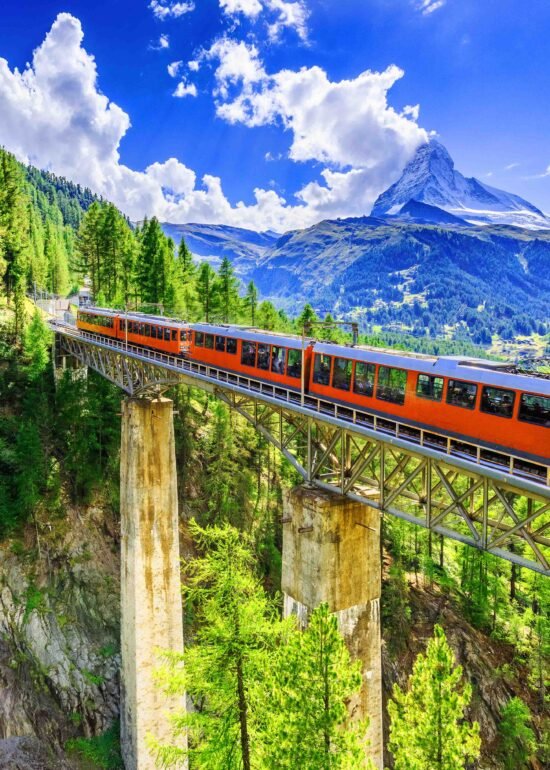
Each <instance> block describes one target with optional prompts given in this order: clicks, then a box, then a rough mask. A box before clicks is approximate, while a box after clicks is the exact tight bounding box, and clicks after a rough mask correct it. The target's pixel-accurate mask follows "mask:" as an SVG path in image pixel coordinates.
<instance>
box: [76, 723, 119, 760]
mask: <svg viewBox="0 0 550 770" xmlns="http://www.w3.org/2000/svg"><path fill="white" fill-rule="evenodd" d="M65 748H66V749H67V751H70V752H74V753H75V754H76V755H77V756H79V757H81V758H82V759H85V760H88V761H90V762H93V763H94V764H95V765H96V766H97V767H98V768H101V770H123V768H124V764H123V762H122V756H121V753H120V726H119V723H118V722H116V723H115V724H114V725H113V726H112V727H110V728H109V730H107V732H105V733H103V735H99V736H97V737H95V738H73V739H72V740H70V741H67V743H66V744H65Z"/></svg>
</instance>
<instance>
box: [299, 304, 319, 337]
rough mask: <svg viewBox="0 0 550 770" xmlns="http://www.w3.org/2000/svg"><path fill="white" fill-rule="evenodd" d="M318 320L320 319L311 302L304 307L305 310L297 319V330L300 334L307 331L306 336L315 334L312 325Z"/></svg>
mask: <svg viewBox="0 0 550 770" xmlns="http://www.w3.org/2000/svg"><path fill="white" fill-rule="evenodd" d="M318 320H319V319H318V317H317V314H316V313H315V310H314V309H313V308H312V307H311V305H310V304H309V302H307V303H306V304H305V305H304V309H303V310H302V312H301V313H300V315H299V316H298V318H297V319H296V329H297V331H298V334H302V331H305V333H306V336H308V335H311V334H312V333H313V330H312V328H311V324H312V323H314V322H315V321H318Z"/></svg>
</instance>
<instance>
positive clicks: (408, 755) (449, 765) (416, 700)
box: [388, 625, 480, 770]
mask: <svg viewBox="0 0 550 770" xmlns="http://www.w3.org/2000/svg"><path fill="white" fill-rule="evenodd" d="M471 696H472V688H471V687H470V685H469V684H467V683H463V682H462V668H461V666H456V667H455V665H454V660H453V653H452V651H451V648H450V647H449V645H448V643H447V639H446V638H445V633H444V631H443V629H442V628H441V626H437V625H436V626H435V628H434V636H433V639H431V640H430V641H429V642H428V647H427V650H426V654H425V655H422V654H420V655H419V656H418V657H417V659H416V661H415V664H414V667H413V672H412V674H411V676H410V677H409V683H408V690H407V691H406V692H403V691H402V690H401V688H400V687H399V685H397V684H396V685H395V686H394V688H393V699H392V700H391V701H390V702H389V703H388V712H389V715H390V718H391V725H390V740H389V749H390V751H391V752H392V754H393V756H394V760H395V770H462V769H463V768H464V767H465V766H466V763H467V762H471V761H473V760H475V759H476V758H477V757H478V756H479V747H480V739H479V725H478V724H477V723H474V724H473V725H470V724H469V723H467V722H466V721H465V720H464V710H465V709H466V708H467V707H468V705H469V703H470V699H471Z"/></svg>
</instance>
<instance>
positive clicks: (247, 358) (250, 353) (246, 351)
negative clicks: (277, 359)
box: [241, 341, 256, 366]
mask: <svg viewBox="0 0 550 770" xmlns="http://www.w3.org/2000/svg"><path fill="white" fill-rule="evenodd" d="M241 364H243V366H256V343H255V342H246V341H243V346H242V352H241Z"/></svg>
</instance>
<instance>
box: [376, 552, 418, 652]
mask: <svg viewBox="0 0 550 770" xmlns="http://www.w3.org/2000/svg"><path fill="white" fill-rule="evenodd" d="M381 607H382V626H383V628H384V629H385V630H386V635H387V641H388V648H389V650H390V652H391V653H392V655H397V654H398V653H400V652H402V651H403V649H404V647H405V646H406V644H407V639H408V636H409V632H410V628H411V608H410V606H409V584H408V582H407V576H406V574H405V571H404V569H403V568H402V567H401V565H400V564H399V563H395V564H392V566H391V567H390V570H389V574H388V579H387V580H385V581H384V583H383V585H382V602H381Z"/></svg>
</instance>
